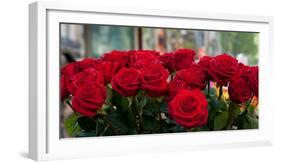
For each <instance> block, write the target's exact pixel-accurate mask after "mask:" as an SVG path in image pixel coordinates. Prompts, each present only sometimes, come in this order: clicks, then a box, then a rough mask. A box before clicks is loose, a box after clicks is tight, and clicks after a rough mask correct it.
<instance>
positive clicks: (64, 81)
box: [60, 76, 70, 99]
mask: <svg viewBox="0 0 281 163" xmlns="http://www.w3.org/2000/svg"><path fill="white" fill-rule="evenodd" d="M68 83H69V79H68V78H67V77H66V76H61V78H60V97H61V99H64V98H66V97H67V96H69V95H70V92H69V90H68V88H67V85H68Z"/></svg>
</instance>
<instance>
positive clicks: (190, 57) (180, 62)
mask: <svg viewBox="0 0 281 163" xmlns="http://www.w3.org/2000/svg"><path fill="white" fill-rule="evenodd" d="M194 57H195V51H194V50H192V49H178V50H176V51H175V52H174V59H173V64H174V69H175V70H181V69H184V68H187V67H189V66H190V65H191V64H192V63H193V62H194Z"/></svg>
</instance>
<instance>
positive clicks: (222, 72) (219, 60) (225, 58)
mask: <svg viewBox="0 0 281 163" xmlns="http://www.w3.org/2000/svg"><path fill="white" fill-rule="evenodd" d="M208 72H209V74H210V75H211V77H212V78H213V79H214V81H216V82H217V83H219V84H221V85H223V86H227V84H228V82H229V81H230V80H234V79H235V78H237V77H238V76H239V75H240V69H239V64H238V61H237V59H235V58H233V57H231V56H229V55H228V54H221V55H218V56H215V57H214V58H213V59H211V60H210V65H209V70H208Z"/></svg>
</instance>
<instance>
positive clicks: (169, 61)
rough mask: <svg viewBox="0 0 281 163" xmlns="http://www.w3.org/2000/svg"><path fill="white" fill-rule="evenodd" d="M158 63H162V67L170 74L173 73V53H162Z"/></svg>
mask: <svg viewBox="0 0 281 163" xmlns="http://www.w3.org/2000/svg"><path fill="white" fill-rule="evenodd" d="M160 61H161V62H162V63H163V66H164V67H165V68H166V69H168V70H169V71H170V72H173V71H175V66H174V53H173V52H168V53H164V54H163V55H161V56H160Z"/></svg>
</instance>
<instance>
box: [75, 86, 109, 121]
mask: <svg viewBox="0 0 281 163" xmlns="http://www.w3.org/2000/svg"><path fill="white" fill-rule="evenodd" d="M105 99H106V89H105V87H104V86H103V85H102V84H97V83H92V82H89V83H87V84H84V85H82V86H81V87H79V88H78V90H77V92H76V94H75V96H74V97H73V99H72V107H73V110H74V111H76V112H78V113H80V114H82V115H84V116H87V117H92V116H95V115H96V111H97V110H99V109H101V108H102V105H103V104H104V101H105Z"/></svg>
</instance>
